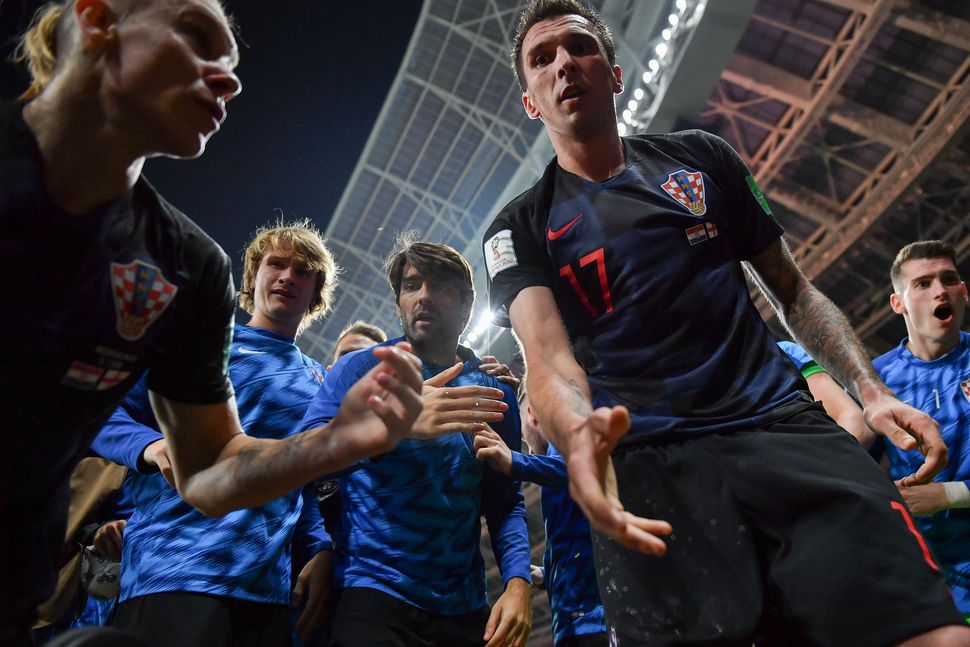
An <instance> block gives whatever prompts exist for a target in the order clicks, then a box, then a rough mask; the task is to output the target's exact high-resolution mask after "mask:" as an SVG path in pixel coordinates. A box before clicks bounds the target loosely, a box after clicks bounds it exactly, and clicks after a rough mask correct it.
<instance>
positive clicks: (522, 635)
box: [482, 577, 532, 647]
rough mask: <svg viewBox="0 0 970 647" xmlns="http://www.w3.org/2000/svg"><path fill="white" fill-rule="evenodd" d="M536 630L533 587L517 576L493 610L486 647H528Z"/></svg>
mask: <svg viewBox="0 0 970 647" xmlns="http://www.w3.org/2000/svg"><path fill="white" fill-rule="evenodd" d="M530 631H532V587H531V586H530V585H529V583H528V582H526V581H525V580H524V579H522V578H521V577H513V578H512V579H510V580H509V582H508V584H507V585H506V586H505V593H503V594H502V597H500V598H499V599H498V600H497V601H496V602H495V606H493V607H492V612H491V614H489V616H488V623H487V624H486V625H485V635H484V636H483V637H482V640H485V641H487V642H486V643H485V647H525V643H526V641H527V640H528V639H529V632H530Z"/></svg>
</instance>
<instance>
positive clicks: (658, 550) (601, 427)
mask: <svg viewBox="0 0 970 647" xmlns="http://www.w3.org/2000/svg"><path fill="white" fill-rule="evenodd" d="M629 428H630V414H629V412H628V411H627V410H626V407H619V406H617V407H613V408H609V407H601V408H599V409H596V410H595V411H593V413H592V414H590V416H589V418H587V419H586V421H585V422H584V423H583V424H582V426H580V427H579V428H578V429H575V430H574V431H573V433H571V434H570V436H569V456H568V459H567V463H566V464H567V468H568V471H569V493H570V494H571V495H572V497H573V500H574V501H575V502H576V503H577V505H579V507H580V509H582V511H583V513H584V514H585V515H586V517H587V518H588V519H589V522H590V525H592V526H593V528H595V529H596V530H597V531H599V532H601V533H603V534H605V535H608V536H610V537H612V538H613V539H614V540H616V541H617V542H619V543H620V544H621V545H623V546H626V547H627V548H630V549H632V550H638V551H640V552H642V553H647V554H648V555H663V554H664V553H665V552H667V545H666V544H665V543H664V542H663V540H662V539H660V537H659V536H658V535H669V534H670V533H671V532H673V529H672V528H671V527H670V524H669V523H667V522H666V521H659V520H656V519H644V518H643V517H638V516H636V515H634V514H630V513H629V512H627V511H625V510H624V509H623V505H622V504H621V503H620V499H619V496H618V494H617V487H616V473H615V472H614V471H613V461H612V460H611V459H610V452H611V451H613V448H614V447H615V446H616V443H617V442H618V441H619V440H620V438H622V437H623V435H624V434H625V433H626V432H627V431H628V430H629Z"/></svg>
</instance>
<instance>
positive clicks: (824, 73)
mask: <svg viewBox="0 0 970 647" xmlns="http://www.w3.org/2000/svg"><path fill="white" fill-rule="evenodd" d="M893 3H894V0H876V2H875V4H874V6H873V8H872V11H871V12H869V13H868V14H867V15H865V16H863V15H862V14H858V13H854V14H850V15H849V17H848V18H847V19H846V22H845V24H844V25H843V26H842V29H841V30H840V32H839V36H838V37H837V38H836V43H835V44H834V45H833V47H832V48H831V49H830V50H829V51H828V52H827V53H826V54H825V55H823V56H822V59H821V61H820V63H819V66H818V69H816V72H815V75H814V77H813V83H818V84H820V85H819V86H818V88H817V91H816V92H815V93H814V94H813V96H812V99H811V101H810V102H809V103H808V105H807V106H805V107H804V108H803V109H800V110H799V111H798V112H797V113H791V114H789V115H786V117H785V118H784V119H785V121H786V123H783V124H782V125H783V126H786V128H785V129H784V132H785V134H784V135H782V136H781V137H780V141H779V138H778V137H776V136H771V135H769V136H768V137H767V138H766V140H765V142H764V143H762V145H761V148H760V149H759V151H758V153H757V154H756V162H760V165H759V167H758V168H757V170H756V171H755V177H756V178H757V179H758V182H759V184H761V185H762V186H767V185H768V184H770V183H771V181H772V180H774V179H775V177H777V175H778V174H779V173H780V172H781V170H782V168H783V167H784V165H785V163H786V162H787V160H788V158H789V157H790V156H791V155H792V154H793V153H794V152H795V150H796V149H797V148H798V147H799V146H800V145H801V144H802V142H803V141H804V139H805V137H806V135H807V134H808V133H809V132H810V131H811V129H812V128H813V127H814V126H815V124H816V123H818V121H819V119H821V118H822V116H823V114H824V113H825V111H826V110H827V109H828V107H829V105H830V104H831V103H832V101H833V100H834V99H835V98H836V97H837V96H838V95H839V90H840V89H841V88H842V86H843V85H844V84H845V82H846V81H847V80H848V78H849V76H850V75H851V73H852V71H853V70H854V69H855V67H856V65H857V64H858V62H859V61H860V60H861V59H862V57H863V55H864V54H865V53H866V50H868V49H869V46H870V44H871V43H872V41H873V39H874V38H875V37H876V34H878V33H879V30H880V29H881V28H882V25H883V24H884V23H885V21H886V20H887V19H888V18H889V15H890V11H891V9H892V6H893ZM843 44H846V45H845V47H844V49H843V47H842V45H843Z"/></svg>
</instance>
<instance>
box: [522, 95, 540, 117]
mask: <svg viewBox="0 0 970 647" xmlns="http://www.w3.org/2000/svg"><path fill="white" fill-rule="evenodd" d="M522 107H523V108H525V114H527V115H529V119H540V118H541V117H542V114H541V113H540V112H539V108H538V107H537V106H536V104H534V103H533V102H532V97H530V96H529V93H528V92H523V93H522Z"/></svg>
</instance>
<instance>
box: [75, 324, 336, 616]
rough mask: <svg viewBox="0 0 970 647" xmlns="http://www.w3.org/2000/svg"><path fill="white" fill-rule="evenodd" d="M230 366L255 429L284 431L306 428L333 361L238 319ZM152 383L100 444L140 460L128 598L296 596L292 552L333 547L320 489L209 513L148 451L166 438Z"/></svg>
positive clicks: (126, 565) (272, 433) (133, 487)
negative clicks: (188, 498)
mask: <svg viewBox="0 0 970 647" xmlns="http://www.w3.org/2000/svg"><path fill="white" fill-rule="evenodd" d="M229 373H230V376H231V378H232V382H233V384H234V385H235V387H236V397H237V402H238V405H239V416H240V420H241V421H242V425H243V429H244V430H245V431H246V433H247V434H248V435H250V436H254V437H256V438H273V439H279V438H286V437H288V436H291V435H293V434H295V433H296V432H297V424H298V423H299V421H300V419H301V418H302V417H303V414H304V412H305V411H306V408H307V405H308V404H309V403H310V400H311V399H312V398H313V396H314V395H316V392H317V390H319V388H320V383H321V380H322V378H323V367H321V366H320V364H318V363H317V362H316V361H314V360H312V359H310V358H309V357H307V356H306V355H304V354H303V353H301V352H300V350H299V348H297V346H296V344H295V343H294V340H293V339H292V338H289V337H282V336H280V335H277V334H274V333H272V332H270V331H268V330H264V329H261V328H251V327H248V326H242V325H237V326H236V327H235V335H234V337H233V340H232V353H231V355H230V360H229ZM145 386H146V382H145V380H142V381H140V382H139V383H138V384H137V385H136V386H135V388H134V389H132V391H131V393H129V394H128V397H127V398H126V399H125V403H124V405H123V406H122V407H121V408H119V409H118V411H116V412H115V414H114V415H112V417H111V419H110V420H109V421H108V423H107V424H106V425H105V426H104V428H103V429H102V430H101V432H100V433H99V434H98V437H97V438H96V439H95V442H94V445H93V449H94V450H95V451H97V452H98V453H100V454H101V455H102V456H104V457H105V458H109V459H111V460H114V461H117V462H120V463H122V464H125V465H127V466H128V467H129V468H131V470H130V471H129V473H128V477H127V479H126V481H125V490H126V493H127V494H128V495H129V496H130V497H131V498H132V500H133V503H134V507H135V510H134V512H133V513H132V515H131V518H130V519H129V520H128V526H127V527H126V528H125V533H124V535H125V536H124V542H123V554H122V560H121V600H127V599H129V598H134V597H138V596H141V595H149V594H152V593H164V592H168V591H187V592H194V593H208V594H211V595H221V596H226V597H231V598H236V599H240V600H251V601H254V602H265V603H272V604H289V601H290V572H291V569H290V567H291V556H292V555H293V554H298V555H299V556H300V557H302V558H303V559H304V560H305V559H306V557H307V556H309V555H312V554H314V553H316V552H317V551H319V550H324V549H328V548H330V547H331V541H330V537H329V536H328V535H327V534H326V533H325V532H324V530H323V522H322V520H321V519H320V515H319V511H318V509H317V505H316V496H315V493H314V491H313V489H312V488H311V487H307V488H304V489H303V490H302V491H301V490H295V491H293V492H290V493H289V494H287V495H286V496H283V497H280V498H278V499H276V500H274V501H270V502H269V503H266V504H263V505H261V506H257V507H253V508H247V509H243V510H236V511H233V512H230V513H229V514H227V515H225V516H223V517H219V518H215V519H213V518H210V517H206V516H205V515H203V514H202V513H200V512H199V511H198V510H196V509H195V508H193V507H192V506H190V505H189V504H188V503H186V502H185V501H183V500H182V498H181V497H180V496H179V494H178V492H177V491H176V490H175V489H174V488H173V487H172V486H170V485H169V484H168V483H167V482H166V481H165V479H164V478H162V475H161V474H159V473H158V471H157V470H149V468H148V466H146V465H145V464H144V462H143V460H142V458H141V454H142V452H143V451H144V449H145V447H146V446H147V445H149V444H151V443H152V442H155V441H156V440H160V439H161V438H162V435H161V433H160V432H159V431H158V424H157V422H156V421H155V418H154V415H153V414H152V410H151V406H150V404H149V402H148V393H147V389H146V388H145ZM291 543H292V553H291Z"/></svg>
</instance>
